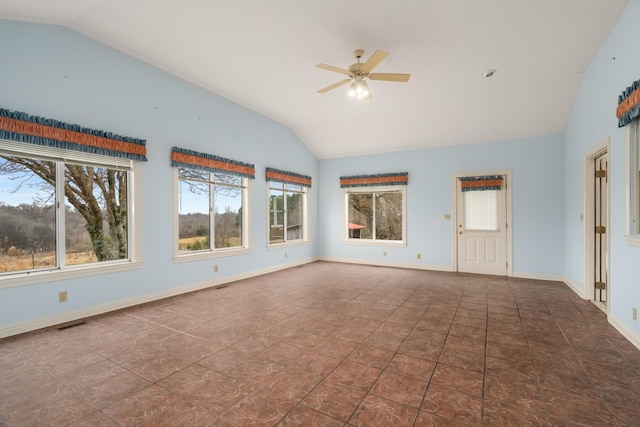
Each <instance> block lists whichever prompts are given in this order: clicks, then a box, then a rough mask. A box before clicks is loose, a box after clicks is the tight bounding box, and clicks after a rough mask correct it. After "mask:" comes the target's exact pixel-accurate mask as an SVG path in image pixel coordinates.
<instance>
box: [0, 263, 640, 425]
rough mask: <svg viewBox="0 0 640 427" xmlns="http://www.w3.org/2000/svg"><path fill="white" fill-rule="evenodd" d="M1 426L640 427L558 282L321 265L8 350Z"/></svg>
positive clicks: (636, 359) (615, 358) (51, 332)
mask: <svg viewBox="0 0 640 427" xmlns="http://www.w3.org/2000/svg"><path fill="white" fill-rule="evenodd" d="M0 425H2V426H30V427H31V426H45V425H47V426H48V425H51V426H66V425H71V426H74V427H79V426H91V427H95V426H138V425H142V426H172V427H175V426H271V425H277V426H344V425H346V426H384V427H389V426H416V427H418V426H480V425H482V426H500V427H503V426H579V425H586V426H638V425H640V350H638V349H637V348H636V347H634V346H633V345H632V344H630V343H629V342H628V341H627V340H626V339H624V338H623V337H622V336H621V335H620V334H619V333H618V332H617V331H616V330H615V329H614V328H613V327H612V326H610V325H609V324H608V323H607V321H606V318H605V315H604V314H603V313H602V312H601V311H600V310H599V309H598V308H597V307H595V306H594V305H593V304H592V303H590V302H587V301H584V300H581V299H580V298H578V297H577V296H576V294H575V293H574V292H573V291H571V290H570V289H569V288H568V287H567V286H566V285H564V284H562V283H556V282H544V281H535V280H523V279H510V278H496V277H486V276H473V275H463V274H453V273H440V272H428V271H415V270H403V269H395V268H383V267H371V266H358V265H349V264H335V263H328V262H316V263H313V264H308V265H305V266H302V267H298V268H292V269H289V270H285V271H280V272H276V273H273V274H268V275H265V276H261V277H256V278H252V279H248V280H242V281H239V282H236V283H233V284H230V285H229V286H227V287H223V288H219V289H208V290H204V291H200V292H196V293H192V294H187V295H182V296H178V297H174V298H171V299H167V300H163V301H159V302H155V303H150V304H147V305H144V306H139V307H133V308H130V309H126V310H122V311H120V312H117V313H111V314H108V315H104V316H99V317H95V318H91V319H86V320H85V323H84V324H81V325H79V326H74V327H69V328H66V329H62V328H49V329H46V330H42V331H37V332H33V333H29V334H24V335H21V336H16V337H10V338H6V339H4V340H1V341H0Z"/></svg>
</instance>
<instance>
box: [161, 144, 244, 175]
mask: <svg viewBox="0 0 640 427" xmlns="http://www.w3.org/2000/svg"><path fill="white" fill-rule="evenodd" d="M171 166H174V167H180V168H188V169H198V170H203V171H209V172H219V173H226V174H230V175H235V176H242V177H245V178H251V179H254V178H255V177H256V170H255V168H254V166H253V165H252V164H249V163H242V162H238V161H235V160H229V159H225V158H223V157H218V156H214V155H213V154H206V153H198V152H197V151H193V150H187V149H184V148H178V147H173V148H172V149H171Z"/></svg>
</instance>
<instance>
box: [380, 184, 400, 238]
mask: <svg viewBox="0 0 640 427" xmlns="http://www.w3.org/2000/svg"><path fill="white" fill-rule="evenodd" d="M375 213H376V239H378V240H402V193H401V192H399V191H394V192H388V193H376V209H375Z"/></svg>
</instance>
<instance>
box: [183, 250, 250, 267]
mask: <svg viewBox="0 0 640 427" xmlns="http://www.w3.org/2000/svg"><path fill="white" fill-rule="evenodd" d="M249 252H251V248H240V249H224V250H217V251H204V252H195V253H188V252H187V253H181V254H179V255H175V256H174V257H173V262H174V263H176V264H180V263H183V262H191V261H200V260H203V259H213V258H222V257H227V256H235V255H243V254H248V253H249Z"/></svg>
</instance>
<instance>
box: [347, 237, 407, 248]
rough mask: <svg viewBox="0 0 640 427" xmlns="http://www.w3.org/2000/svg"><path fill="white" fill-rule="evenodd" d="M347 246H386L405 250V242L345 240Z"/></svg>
mask: <svg viewBox="0 0 640 427" xmlns="http://www.w3.org/2000/svg"><path fill="white" fill-rule="evenodd" d="M344 242H345V243H346V244H347V245H358V246H387V247H395V248H406V247H407V242H400V241H384V240H369V239H345V241H344Z"/></svg>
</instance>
